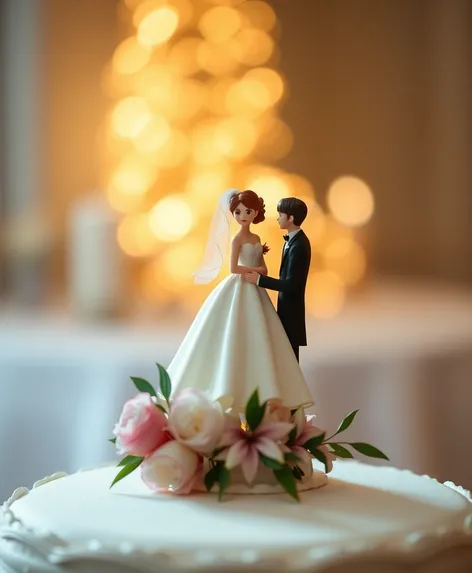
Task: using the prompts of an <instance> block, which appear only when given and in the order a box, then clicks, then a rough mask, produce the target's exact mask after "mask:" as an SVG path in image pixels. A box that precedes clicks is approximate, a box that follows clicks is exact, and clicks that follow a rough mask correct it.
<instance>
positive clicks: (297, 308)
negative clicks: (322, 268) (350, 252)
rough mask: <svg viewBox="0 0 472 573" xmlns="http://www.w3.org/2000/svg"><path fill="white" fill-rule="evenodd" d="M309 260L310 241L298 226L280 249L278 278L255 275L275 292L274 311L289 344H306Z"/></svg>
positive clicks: (261, 282)
mask: <svg viewBox="0 0 472 573" xmlns="http://www.w3.org/2000/svg"><path fill="white" fill-rule="evenodd" d="M310 261H311V246H310V241H309V240H308V237H307V236H306V235H305V233H304V232H303V231H302V230H300V231H298V233H297V234H296V235H295V236H293V237H292V238H291V239H290V241H289V242H288V246H287V247H286V248H284V250H283V253H282V263H281V265H280V278H279V279H274V278H272V277H266V276H264V275H261V276H260V278H259V286H260V287H262V288H265V289H271V290H276V291H278V292H279V296H278V300H277V313H278V315H279V318H280V320H281V321H282V324H283V326H284V328H285V332H286V333H287V336H288V338H289V340H290V342H291V344H292V346H306V324H305V288H306V281H307V278H308V271H309V269H310Z"/></svg>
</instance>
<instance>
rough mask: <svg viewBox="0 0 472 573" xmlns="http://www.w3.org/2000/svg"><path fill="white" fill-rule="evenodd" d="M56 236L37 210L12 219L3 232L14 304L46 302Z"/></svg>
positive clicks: (26, 211) (28, 211) (44, 217)
mask: <svg viewBox="0 0 472 573" xmlns="http://www.w3.org/2000/svg"><path fill="white" fill-rule="evenodd" d="M53 243H54V234H53V231H52V229H51V225H50V224H49V221H48V219H47V217H46V216H45V215H44V214H43V213H40V212H37V211H35V210H25V211H24V212H22V213H20V214H19V215H16V216H15V217H11V218H10V219H9V220H8V221H7V224H6V225H5V228H4V232H3V233H2V246H3V253H4V257H5V261H6V268H7V276H8V290H9V292H10V293H11V296H10V298H11V299H12V300H13V302H14V303H16V304H20V305H22V304H23V305H27V306H30V305H35V304H41V303H44V300H45V297H46V289H47V286H48V279H49V265H48V262H49V258H50V255H51V251H52V247H53Z"/></svg>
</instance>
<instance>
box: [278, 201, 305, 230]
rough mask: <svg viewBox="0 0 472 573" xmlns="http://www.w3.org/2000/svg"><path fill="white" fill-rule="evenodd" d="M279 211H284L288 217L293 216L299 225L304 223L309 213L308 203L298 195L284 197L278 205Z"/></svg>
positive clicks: (294, 222)
mask: <svg viewBox="0 0 472 573" xmlns="http://www.w3.org/2000/svg"><path fill="white" fill-rule="evenodd" d="M277 211H278V212H279V213H284V214H285V215H287V217H290V216H292V217H293V224H294V225H296V226H297V227H300V225H301V224H302V223H303V221H304V220H305V219H306V216H307V214H308V207H307V206H306V203H305V202H304V201H302V200H301V199H298V198H297V197H284V198H283V199H280V201H279V203H278V205H277Z"/></svg>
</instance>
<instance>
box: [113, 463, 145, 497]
mask: <svg viewBox="0 0 472 573" xmlns="http://www.w3.org/2000/svg"><path fill="white" fill-rule="evenodd" d="M142 461H143V458H137V460H136V461H135V462H132V463H130V464H127V465H126V466H125V467H124V468H123V469H122V470H121V471H120V472H119V473H118V475H117V476H116V477H115V479H114V480H113V482H112V484H111V486H110V489H111V488H112V487H113V486H114V485H115V484H116V483H118V482H119V481H121V480H122V479H123V478H125V477H126V476H127V475H128V474H130V473H131V472H134V470H135V469H136V468H137V467H139V466H140V465H141V463H142Z"/></svg>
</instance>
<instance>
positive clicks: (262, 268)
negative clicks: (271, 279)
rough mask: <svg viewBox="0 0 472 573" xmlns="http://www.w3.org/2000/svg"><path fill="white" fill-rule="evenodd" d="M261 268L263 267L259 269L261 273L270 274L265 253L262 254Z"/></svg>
mask: <svg viewBox="0 0 472 573" xmlns="http://www.w3.org/2000/svg"><path fill="white" fill-rule="evenodd" d="M259 268H260V269H261V270H260V271H258V272H259V274H261V275H268V274H269V271H268V270H267V265H266V262H265V259H264V255H263V254H262V255H261V261H260V267H259Z"/></svg>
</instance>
